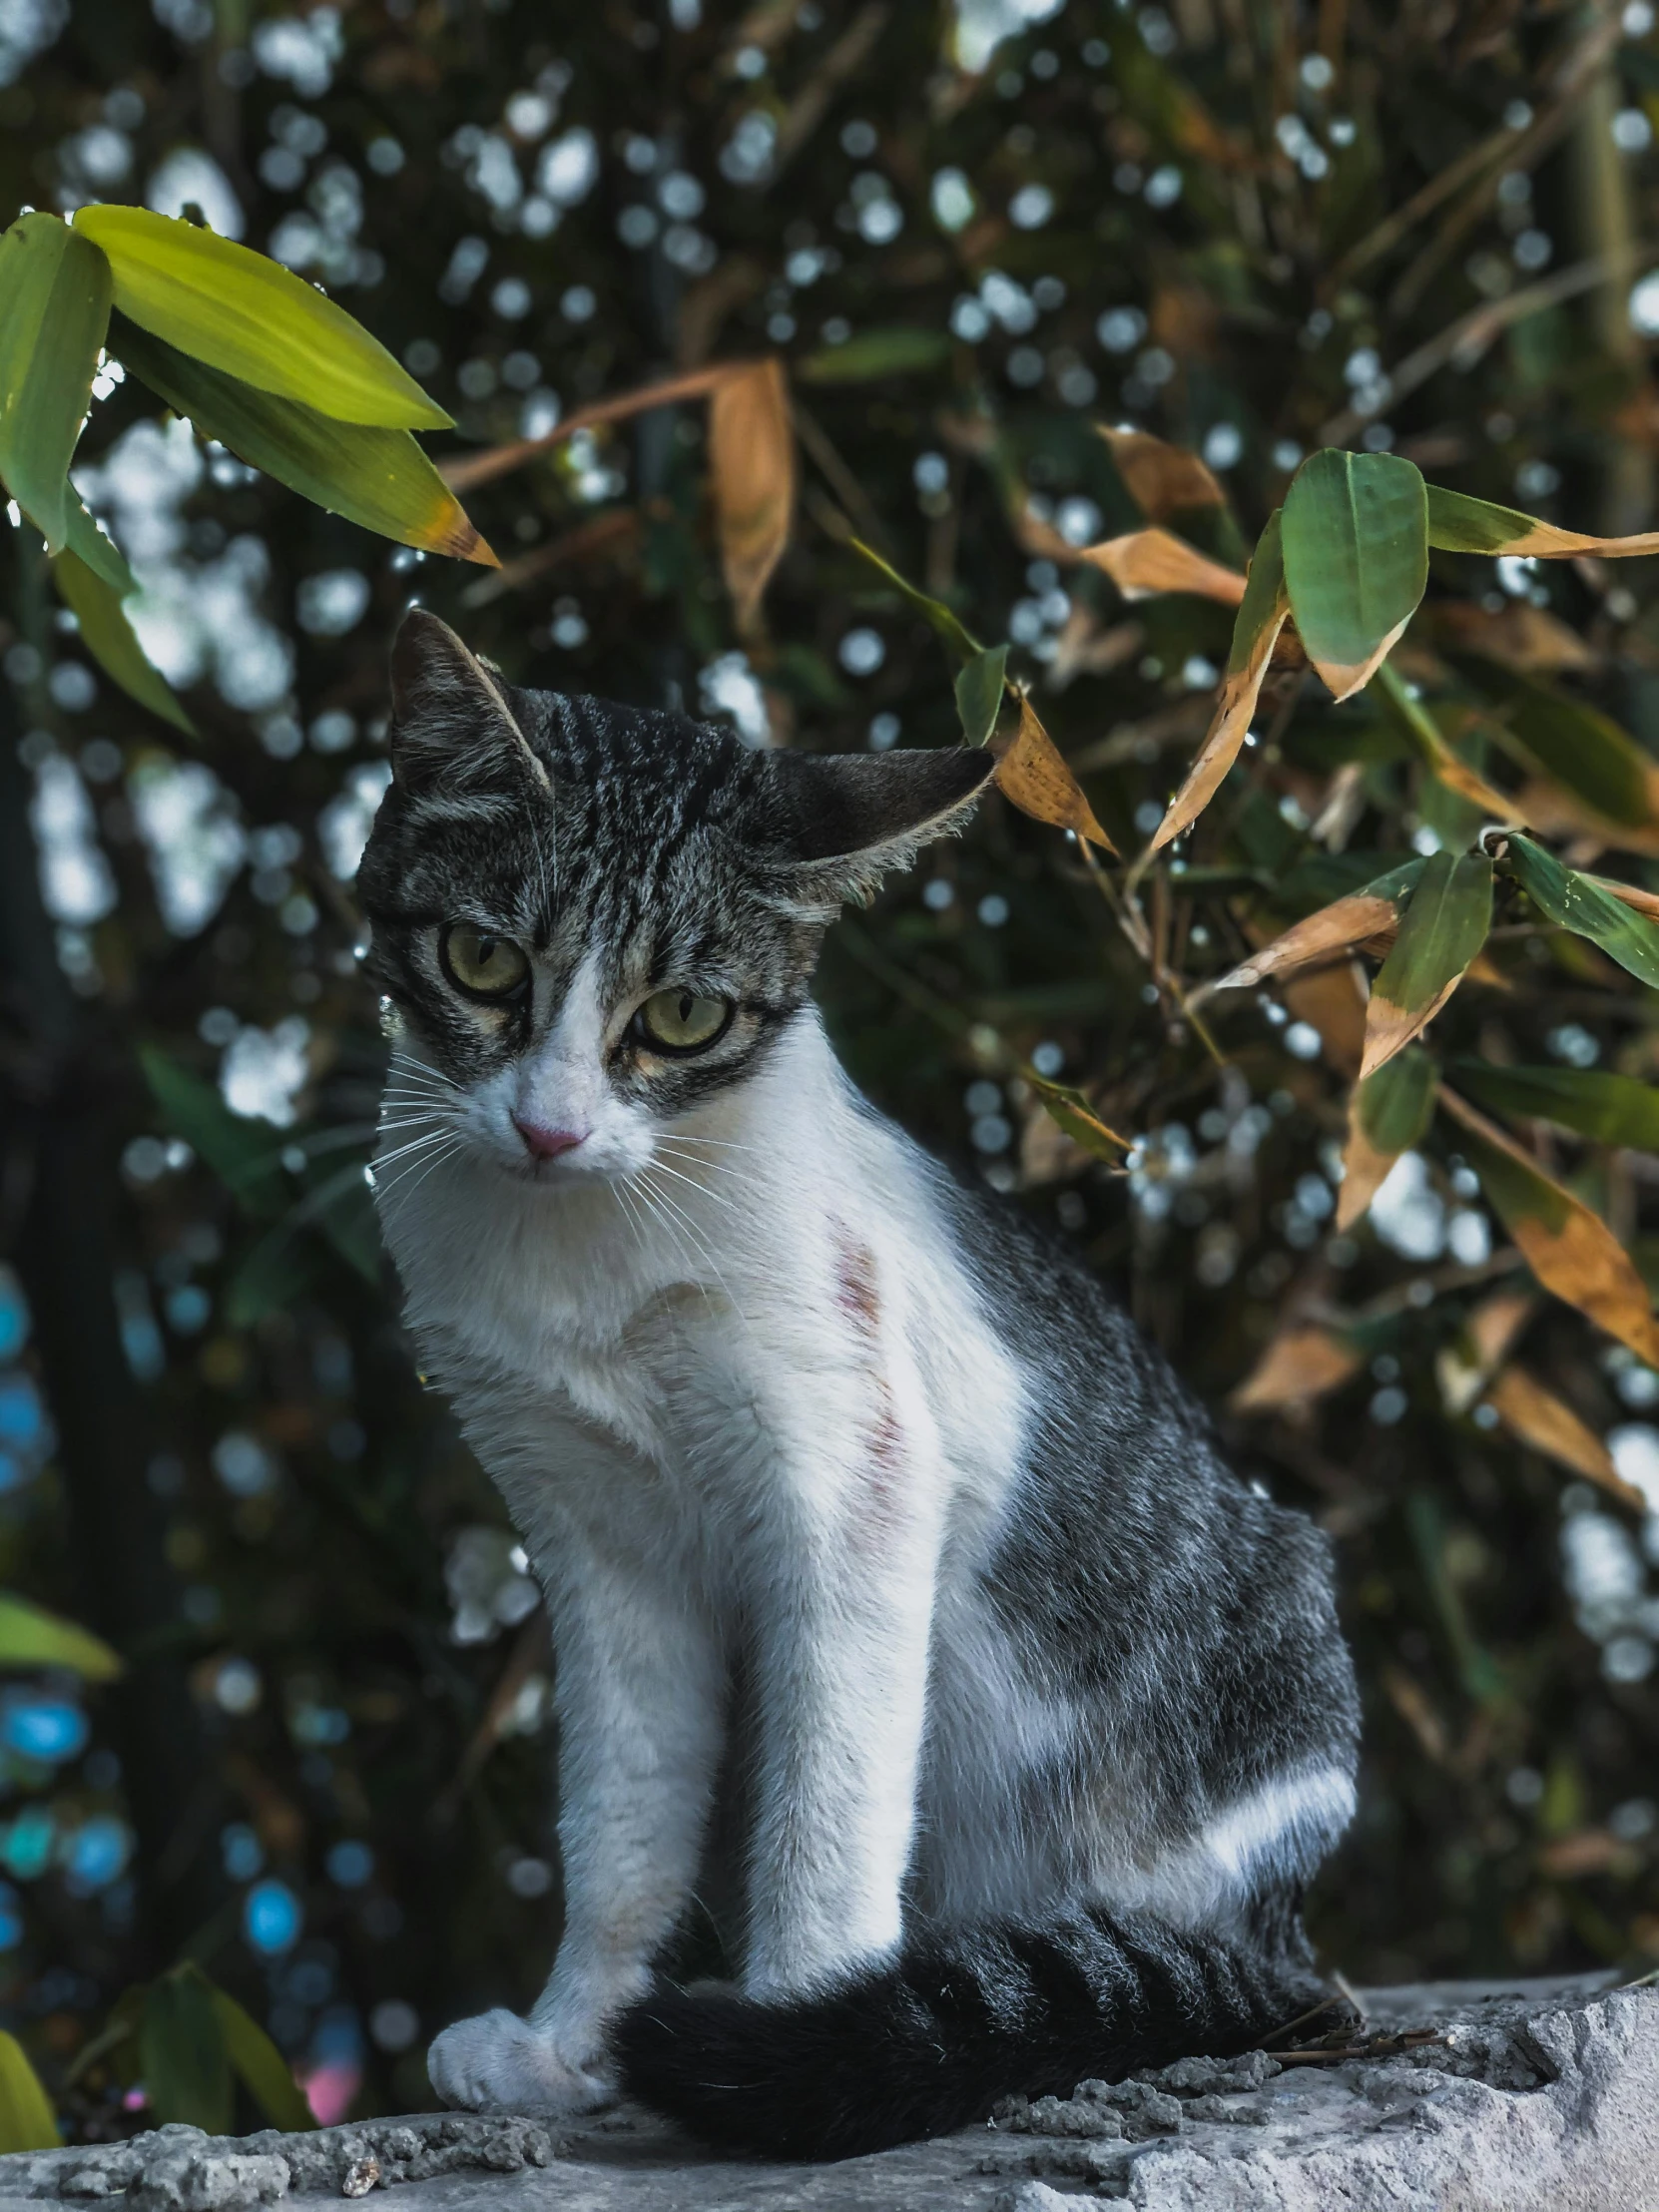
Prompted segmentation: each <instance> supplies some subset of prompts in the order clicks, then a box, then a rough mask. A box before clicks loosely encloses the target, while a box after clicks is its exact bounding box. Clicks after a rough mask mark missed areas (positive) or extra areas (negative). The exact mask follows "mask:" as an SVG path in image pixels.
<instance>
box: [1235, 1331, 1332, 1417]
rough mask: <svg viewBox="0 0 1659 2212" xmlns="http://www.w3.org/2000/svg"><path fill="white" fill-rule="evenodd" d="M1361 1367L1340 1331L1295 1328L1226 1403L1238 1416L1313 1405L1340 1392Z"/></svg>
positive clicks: (1276, 1341)
mask: <svg viewBox="0 0 1659 2212" xmlns="http://www.w3.org/2000/svg"><path fill="white" fill-rule="evenodd" d="M1362 1364H1363V1362H1362V1357H1361V1354H1360V1352H1359V1350H1358V1349H1357V1347H1355V1346H1354V1345H1352V1344H1350V1343H1349V1341H1348V1340H1347V1338H1345V1337H1339V1336H1338V1335H1337V1333H1336V1331H1335V1330H1332V1329H1326V1328H1324V1327H1323V1326H1322V1325H1321V1324H1319V1323H1317V1322H1296V1323H1293V1324H1292V1325H1291V1327H1290V1328H1289V1329H1286V1330H1283V1331H1282V1332H1281V1333H1280V1335H1279V1336H1277V1337H1275V1338H1274V1340H1273V1342H1272V1344H1270V1345H1269V1346H1268V1348H1267V1350H1266V1351H1265V1352H1264V1353H1263V1355H1262V1357H1261V1358H1260V1360H1258V1361H1257V1363H1256V1365H1255V1367H1253V1368H1252V1369H1251V1371H1250V1373H1249V1374H1248V1375H1247V1376H1246V1377H1245V1379H1244V1381H1243V1382H1242V1383H1240V1384H1239V1385H1238V1387H1237V1388H1236V1389H1235V1390H1234V1391H1233V1392H1232V1394H1231V1395H1230V1396H1229V1398H1228V1400H1227V1402H1228V1404H1229V1405H1230V1406H1231V1407H1232V1409H1233V1411H1234V1412H1235V1413H1266V1412H1272V1411H1275V1410H1277V1409H1278V1408H1279V1407H1281V1406H1286V1405H1308V1404H1311V1403H1312V1402H1313V1400H1314V1399H1315V1398H1317V1397H1324V1396H1325V1395H1326V1393H1327V1392H1328V1391H1330V1390H1334V1389H1337V1388H1338V1387H1339V1386H1340V1385H1341V1384H1342V1383H1346V1382H1347V1381H1348V1379H1349V1377H1350V1376H1351V1375H1355V1374H1357V1373H1358V1372H1359V1370H1360V1368H1361V1366H1362Z"/></svg>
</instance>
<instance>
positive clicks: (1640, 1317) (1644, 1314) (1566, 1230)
mask: <svg viewBox="0 0 1659 2212" xmlns="http://www.w3.org/2000/svg"><path fill="white" fill-rule="evenodd" d="M1440 1103H1441V1105H1442V1106H1444V1108H1445V1109H1446V1111H1447V1112H1448V1113H1449V1114H1451V1115H1452V1116H1453V1117H1454V1118H1455V1119H1456V1120H1457V1121H1459V1122H1460V1123H1461V1124H1462V1126H1463V1129H1464V1132H1465V1135H1464V1137H1463V1140H1462V1149H1463V1151H1464V1153H1465V1155H1466V1156H1467V1158H1468V1161H1469V1164H1470V1166H1471V1167H1472V1168H1473V1169H1474V1171H1475V1173H1476V1174H1477V1175H1478V1176H1479V1178H1480V1182H1481V1187H1482V1188H1483V1189H1484V1191H1485V1193H1486V1196H1487V1197H1488V1198H1489V1199H1490V1200H1491V1202H1492V1205H1493V1206H1494V1207H1495V1208H1496V1210H1497V1213H1498V1215H1499V1217H1500V1219H1501V1220H1502V1222H1503V1225H1504V1227H1505V1228H1506V1229H1507V1230H1508V1232H1509V1234H1510V1236H1511V1237H1513V1238H1514V1240H1515V1242H1516V1244H1517V1245H1519V1247H1520V1249H1521V1253H1522V1255H1523V1256H1524V1258H1525V1260H1526V1264H1527V1266H1528V1267H1529V1268H1530V1269H1531V1270H1532V1273H1533V1274H1534V1275H1535V1276H1536V1277H1537V1279H1538V1281H1539V1282H1540V1283H1541V1284H1542V1285H1543V1287H1544V1289H1545V1290H1546V1291H1553V1292H1554V1294H1555V1296H1556V1297H1557V1298H1559V1299H1562V1300H1564V1301H1565V1302H1566V1304H1567V1305H1569V1306H1575V1307H1577V1309H1578V1311H1579V1312H1580V1313H1581V1314H1587V1315H1588V1316H1589V1318H1590V1320H1591V1321H1593V1322H1595V1323H1596V1324H1597V1326H1598V1327H1599V1328H1602V1329H1604V1330H1606V1332H1607V1334H1608V1335H1609V1336H1610V1337H1616V1338H1617V1339H1618V1341H1619V1342H1620V1343H1621V1344H1625V1345H1628V1346H1629V1347H1630V1349H1631V1351H1632V1352H1634V1353H1635V1354H1636V1355H1637V1357H1638V1358H1639V1359H1642V1360H1645V1361H1646V1362H1647V1364H1648V1365H1649V1367H1659V1326H1656V1325H1655V1322H1654V1318H1653V1312H1652V1308H1651V1306H1650V1304H1649V1301H1648V1294H1647V1286H1646V1285H1645V1284H1644V1283H1643V1281H1642V1278H1641V1276H1640V1274H1639V1273H1638V1272H1637V1269H1636V1263H1635V1262H1634V1261H1633V1260H1632V1259H1631V1257H1630V1255H1629V1253H1628V1252H1626V1251H1625V1249H1624V1247H1623V1246H1622V1245H1621V1244H1620V1243H1619V1241H1618V1239H1617V1238H1616V1237H1615V1236H1614V1235H1613V1233H1612V1231H1611V1230H1610V1229H1609V1228H1608V1227H1607V1224H1606V1223H1605V1222H1604V1221H1602V1219H1601V1218H1600V1216H1599V1215H1597V1214H1594V1213H1592V1212H1591V1211H1590V1209H1589V1207H1588V1206H1586V1205H1585V1204H1584V1202H1583V1200H1582V1199H1580V1198H1575V1197H1574V1195H1573V1194H1572V1192H1571V1191H1569V1190H1566V1189H1564V1188H1563V1187H1562V1185H1561V1184H1559V1183H1557V1182H1556V1181H1555V1180H1554V1179H1553V1177H1551V1176H1548V1175H1546V1174H1545V1173H1544V1171H1543V1169H1542V1168H1540V1167H1539V1166H1538V1164H1537V1162H1536V1161H1535V1160H1533V1159H1532V1158H1531V1157H1530V1155H1529V1154H1527V1153H1525V1152H1523V1151H1522V1149H1521V1147H1520V1146H1519V1145H1518V1144H1516V1143H1515V1142H1514V1140H1513V1138H1511V1137H1507V1136H1505V1135H1504V1133H1503V1131H1502V1130H1501V1129H1499V1128H1498V1127H1497V1125H1496V1124H1495V1123H1494V1122H1490V1121H1488V1120H1487V1119H1486V1117H1485V1115H1484V1114H1481V1113H1478V1112H1477V1111H1476V1110H1475V1108H1474V1107H1472V1106H1471V1105H1470V1104H1469V1103H1468V1101H1467V1100H1466V1099H1464V1098H1460V1097H1459V1096H1458V1095H1457V1093H1456V1092H1455V1091H1453V1090H1449V1089H1448V1088H1447V1087H1446V1086H1445V1085H1444V1084H1443V1083H1442V1084H1441V1086H1440Z"/></svg>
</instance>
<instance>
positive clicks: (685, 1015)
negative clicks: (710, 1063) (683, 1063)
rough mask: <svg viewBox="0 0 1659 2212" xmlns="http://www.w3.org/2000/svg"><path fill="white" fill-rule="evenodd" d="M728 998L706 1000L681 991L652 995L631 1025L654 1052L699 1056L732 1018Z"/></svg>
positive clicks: (721, 1034) (687, 991)
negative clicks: (697, 1053) (685, 1053)
mask: <svg viewBox="0 0 1659 2212" xmlns="http://www.w3.org/2000/svg"><path fill="white" fill-rule="evenodd" d="M733 1011H734V1009H733V1005H732V1001H731V1000H730V999H729V998H705V997H704V996H703V995H702V993H701V992H699V991H689V990H686V989H684V988H681V989H678V990H668V991H653V992H652V994H651V996H650V997H649V998H648V999H647V1000H646V1002H645V1004H644V1005H643V1006H642V1007H641V1008H640V1010H639V1012H638V1013H637V1014H636V1015H635V1016H634V1025H635V1028H636V1030H637V1031H638V1034H639V1036H640V1039H641V1041H642V1042H643V1043H645V1044H647V1045H649V1046H651V1048H652V1049H653V1050H654V1051H657V1052H668V1053H675V1052H701V1051H703V1050H704V1049H705V1047H706V1046H708V1045H711V1044H713V1043H714V1042H715V1040H716V1039H717V1038H718V1037H723V1036H724V1035H725V1034H726V1030H727V1026H728V1024H729V1023H730V1022H731V1019H732V1014H733Z"/></svg>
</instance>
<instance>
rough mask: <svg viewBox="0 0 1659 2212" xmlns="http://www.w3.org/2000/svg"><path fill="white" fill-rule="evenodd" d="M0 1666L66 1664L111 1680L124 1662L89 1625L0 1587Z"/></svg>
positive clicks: (87, 1676) (90, 1678) (91, 1678)
mask: <svg viewBox="0 0 1659 2212" xmlns="http://www.w3.org/2000/svg"><path fill="white" fill-rule="evenodd" d="M0 1667H66V1668H68V1669H69V1671H70V1672H71V1673H72V1674H78V1675H80V1676H81V1678H82V1679H83V1681H87V1682H113V1681H114V1680H115V1678H116V1676H117V1675H118V1674H121V1673H123V1672H124V1671H125V1662H124V1661H123V1660H122V1659H121V1658H120V1657H119V1656H118V1655H117V1654H116V1653H115V1652H113V1651H112V1650H111V1649H110V1647H109V1645H108V1644H107V1643H105V1642H104V1641H103V1640H102V1638H101V1637H98V1636H95V1635H94V1634H93V1633H92V1631H91V1629H90V1628H82V1627H80V1626H79V1625H78V1624H77V1623H76V1622H75V1621H66V1620H63V1619H61V1618H60V1617H59V1616H58V1615H57V1614H56V1613H48V1612H47V1611H46V1610H45V1608H44V1607H43V1606H39V1605H33V1604H31V1603H30V1601H29V1600H28V1599H27V1598H24V1597H18V1596H16V1595H14V1594H13V1592H11V1591H9V1590H7V1591H0Z"/></svg>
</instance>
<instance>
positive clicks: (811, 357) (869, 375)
mask: <svg viewBox="0 0 1659 2212" xmlns="http://www.w3.org/2000/svg"><path fill="white" fill-rule="evenodd" d="M954 345H955V341H954V340H953V339H952V337H951V336H950V333H949V332H948V331H947V330H924V329H920V328H917V327H915V326H913V325H911V324H906V323H898V324H894V325H892V326H890V327H888V328H886V329H874V330H859V331H857V332H856V333H855V334H854V335H853V336H852V337H849V338H847V339H846V340H845V341H844V343H842V344H840V345H826V346H823V347H821V348H820V349H819V351H818V352H816V353H809V354H807V356H806V357H805V358H804V359H803V360H799V361H797V362H796V364H795V373H796V374H797V376H799V377H800V379H801V381H802V382H803V383H804V384H869V383H873V382H874V381H875V380H876V379H877V377H881V376H906V375H914V374H915V373H916V372H917V371H919V370H923V369H929V368H938V367H939V366H940V365H941V364H942V363H943V362H945V361H947V360H949V358H950V356H951V353H952V351H953V350H954Z"/></svg>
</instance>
